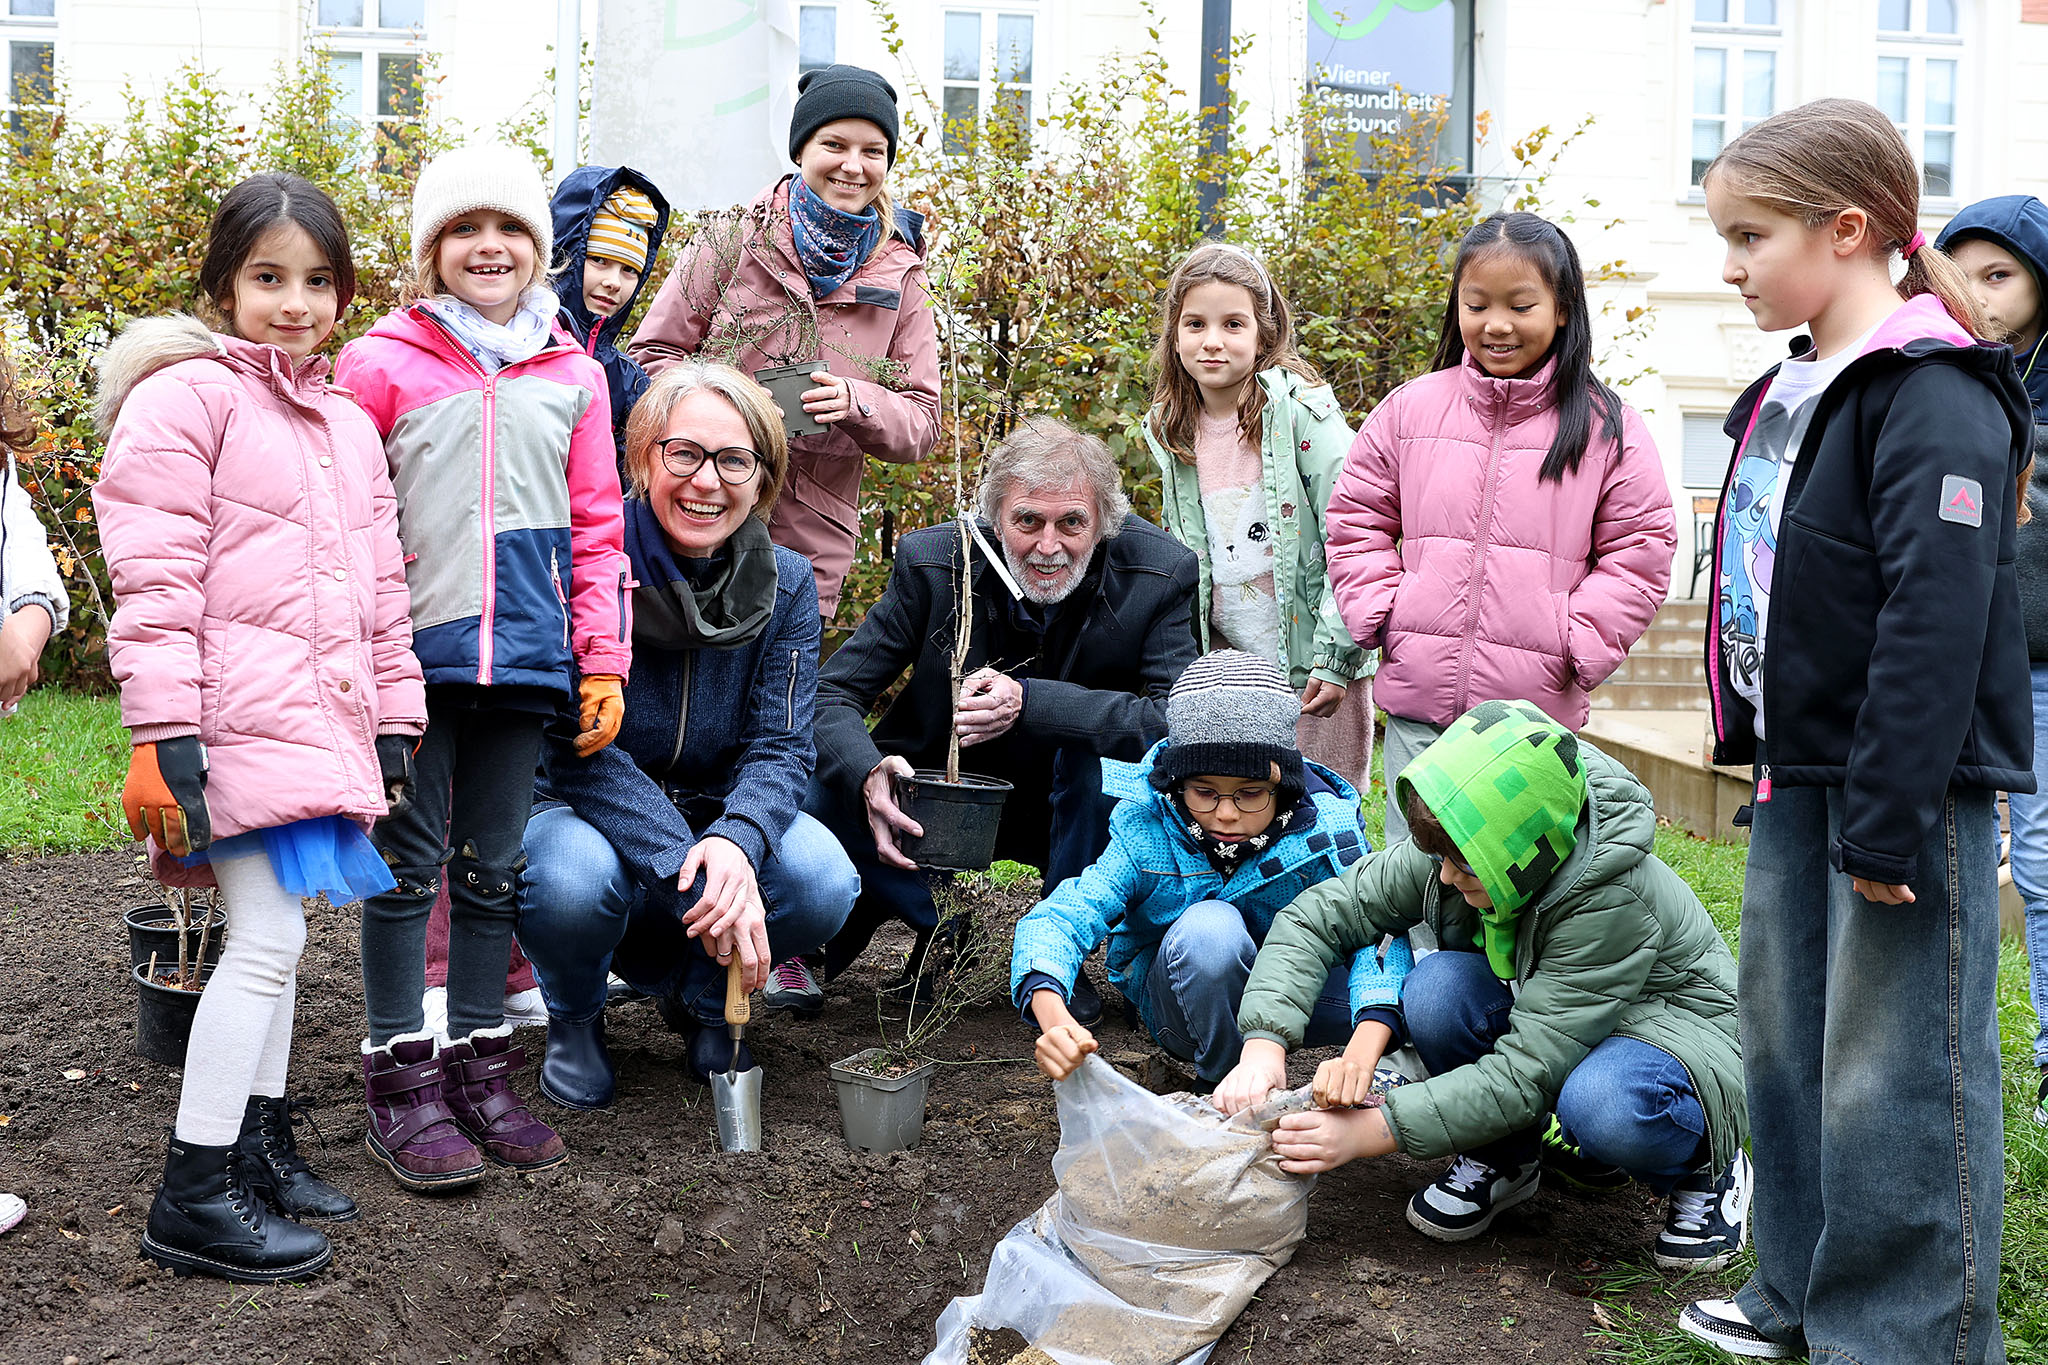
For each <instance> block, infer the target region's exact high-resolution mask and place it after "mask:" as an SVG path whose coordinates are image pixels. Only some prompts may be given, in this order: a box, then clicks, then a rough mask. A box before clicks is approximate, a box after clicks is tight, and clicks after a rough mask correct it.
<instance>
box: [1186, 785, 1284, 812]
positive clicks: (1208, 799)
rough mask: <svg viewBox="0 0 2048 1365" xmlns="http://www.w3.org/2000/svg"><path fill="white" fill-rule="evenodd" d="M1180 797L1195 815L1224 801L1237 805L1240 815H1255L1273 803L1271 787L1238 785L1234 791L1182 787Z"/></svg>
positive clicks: (1212, 808)
mask: <svg viewBox="0 0 2048 1365" xmlns="http://www.w3.org/2000/svg"><path fill="white" fill-rule="evenodd" d="M1180 799H1181V800H1183V801H1185V802H1187V807H1188V809H1189V810H1191V811H1193V812H1194V813H1195V814H1197V815H1207V814H1208V813H1209V812H1210V811H1213V810H1215V809H1216V807H1217V806H1219V805H1221V804H1222V803H1223V802H1225V801H1228V802H1229V803H1230V804H1231V805H1233V806H1235V807H1237V813H1238V814H1240V815H1257V814H1258V813H1259V812H1260V811H1262V810H1264V809H1265V808H1266V807H1268V806H1270V805H1272V804H1273V789H1272V788H1271V787H1239V788H1238V789H1237V790H1236V791H1234V792H1220V791H1217V790H1215V789H1214V788H1212V787H1182V788H1181V789H1180Z"/></svg>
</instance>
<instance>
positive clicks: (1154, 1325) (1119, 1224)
mask: <svg viewBox="0 0 2048 1365" xmlns="http://www.w3.org/2000/svg"><path fill="white" fill-rule="evenodd" d="M1053 1093H1054V1095H1055V1096H1056V1097H1057V1099H1058V1101H1059V1111H1060V1149H1059V1152H1058V1154H1057V1155H1055V1156H1054V1157H1053V1175H1054V1177H1055V1178H1056V1179H1057V1180H1058V1181H1059V1191H1058V1192H1057V1193H1056V1194H1054V1195H1053V1196H1052V1197H1051V1198H1050V1199H1048V1200H1046V1201H1045V1203H1044V1204H1043V1205H1042V1206H1041V1207H1040V1208H1039V1210H1038V1211H1037V1212H1036V1213H1034V1214H1032V1215H1031V1217H1029V1218H1027V1219H1025V1220H1024V1221H1023V1222H1021V1223H1019V1224H1017V1226H1016V1227H1014V1228H1012V1229H1010V1232H1009V1235H1007V1236H1006V1237H1004V1238H1003V1240H1002V1241H1001V1242H999V1243H997V1244H996V1249H995V1252H994V1253H993V1254H992V1255H991V1256H990V1257H989V1265H988V1279H987V1280H986V1282H985V1288H984V1289H983V1290H982V1292H981V1293H980V1294H978V1295H975V1296H973V1297H971V1298H960V1299H955V1300H953V1302H952V1304H951V1305H950V1306H949V1307H948V1308H947V1309H946V1311H945V1313H944V1314H943V1315H942V1316H941V1317H940V1318H939V1322H938V1346H937V1349H935V1350H934V1351H932V1353H931V1354H930V1355H928V1356H926V1357H925V1360H924V1365H1011V1362H1015V1365H1055V1363H1056V1365H1174V1363H1175V1362H1185V1365H1201V1362H1203V1361H1206V1360H1207V1359H1208V1357H1209V1350H1210V1347H1211V1346H1212V1345H1213V1344H1214V1343H1215V1340H1216V1338H1217V1337H1219V1336H1221V1335H1222V1334H1223V1331H1224V1329H1225V1328H1227V1327H1229V1326H1230V1324H1231V1323H1232V1322H1234V1321H1235V1320H1236V1318H1237V1315H1238V1314H1239V1313H1241V1312H1243V1311H1244V1308H1245V1305H1247V1304H1249V1303H1250V1302H1251V1299H1252V1295H1253V1294H1255V1293H1257V1292H1258V1288H1259V1286H1260V1285H1262V1284H1264V1283H1265V1282H1266V1278H1267V1277H1268V1276H1269V1275H1271V1274H1272V1273H1273V1272H1274V1271H1275V1270H1278V1269H1279V1268H1280V1267H1281V1266H1283V1265H1285V1264H1287V1262H1288V1260H1289V1258H1291V1257H1292V1256H1293V1255H1294V1248H1295V1245H1296V1244H1297V1243H1299V1242H1300V1241H1301V1238H1302V1234H1303V1233H1304V1232H1305V1231H1307V1228H1308V1195H1309V1191H1310V1189H1312V1188H1313V1186H1314V1183H1315V1182H1314V1181H1313V1179H1310V1178H1306V1177H1302V1176H1293V1175H1288V1174H1287V1173H1286V1172H1284V1171H1282V1170H1281V1169H1280V1166H1279V1160H1278V1158H1276V1157H1275V1156H1274V1155H1273V1151H1272V1147H1271V1146H1270V1144H1269V1143H1268V1142H1267V1139H1266V1134H1265V1133H1264V1132H1263V1131H1261V1129H1260V1126H1259V1123H1258V1122H1257V1121H1256V1120H1264V1121H1265V1123H1266V1124H1267V1125H1268V1126H1270V1124H1271V1123H1272V1122H1273V1121H1275V1120H1276V1119H1277V1114H1278V1112H1280V1111H1282V1110H1284V1109H1285V1108H1287V1107H1290V1106H1291V1107H1306V1103H1307V1100H1306V1095H1305V1093H1304V1094H1301V1095H1298V1096H1296V1095H1290V1096H1289V1097H1287V1098H1286V1099H1285V1100H1283V1101H1282V1102H1281V1103H1280V1104H1278V1105H1268V1106H1261V1108H1260V1109H1259V1110H1256V1111H1253V1112H1252V1115H1251V1116H1250V1117H1251V1118H1252V1119H1253V1120H1254V1121H1247V1118H1246V1117H1244V1116H1241V1117H1240V1118H1239V1119H1237V1120H1236V1121H1235V1122H1233V1121H1231V1120H1228V1119H1226V1118H1225V1117H1224V1116H1223V1115H1222V1114H1220V1113H1218V1112H1217V1110H1216V1109H1215V1108H1214V1106H1212V1105H1211V1104H1209V1102H1208V1101H1207V1100H1204V1099H1199V1098H1197V1097H1195V1096H1193V1095H1155V1094H1153V1093H1152V1092H1151V1091H1149V1090H1146V1089H1144V1088H1143V1087H1142V1086H1139V1085H1137V1084H1136V1083H1135V1082H1132V1081H1129V1080H1126V1079H1125V1078H1124V1077H1123V1076H1121V1075H1119V1074H1118V1073H1117V1071H1116V1070H1115V1069H1114V1068H1113V1067H1111V1066H1110V1065H1109V1064H1108V1063H1107V1062H1104V1061H1102V1060H1101V1059H1100V1058H1099V1057H1089V1058H1087V1059H1086V1060H1085V1061H1083V1062H1082V1064H1081V1067H1080V1069H1079V1070H1078V1071H1076V1072H1075V1073H1074V1074H1073V1075H1071V1076H1069V1077H1068V1078H1067V1079H1066V1080H1064V1081H1061V1082H1059V1083H1058V1084H1057V1085H1056V1086H1054V1088H1053ZM1002 1329H1010V1330H1008V1331H1004V1330H1002ZM1013 1333H1014V1335H1013ZM998 1334H999V1335H998ZM1020 1338H1021V1340H1022V1341H1023V1342H1024V1343H1025V1344H1026V1345H1027V1346H1028V1348H1029V1349H1026V1350H1023V1351H1016V1350H1013V1349H1005V1348H1006V1347H1014V1345H1015V1343H1016V1342H1017V1341H1018V1340H1019V1339H1020ZM998 1343H1002V1345H998Z"/></svg>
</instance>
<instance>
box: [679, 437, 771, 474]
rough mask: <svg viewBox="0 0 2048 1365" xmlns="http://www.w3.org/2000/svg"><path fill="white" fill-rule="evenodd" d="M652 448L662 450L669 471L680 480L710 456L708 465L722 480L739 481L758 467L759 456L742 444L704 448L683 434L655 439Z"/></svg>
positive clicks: (700, 466) (694, 470)
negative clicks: (713, 448)
mask: <svg viewBox="0 0 2048 1365" xmlns="http://www.w3.org/2000/svg"><path fill="white" fill-rule="evenodd" d="M654 448H655V449H656V450H658V451H660V452H661V462H662V464H664V465H665V466H667V467H668V472H669V473H671V474H673V475H675V476H676V477H677V478H679V479H687V478H689V477H691V476H692V475H694V474H695V473H696V472H697V471H698V470H699V469H701V468H702V467H703V465H704V461H705V460H706V459H707V458H709V459H710V461H711V467H712V468H713V469H715V470H717V471H718V478H719V481H720V482H722V483H730V484H742V483H745V482H746V481H747V480H749V479H751V478H753V477H754V471H755V470H757V469H759V468H760V467H761V457H760V456H759V455H757V454H755V453H754V452H753V451H751V450H749V449H747V448H746V447H745V446H727V447H726V448H725V449H723V450H706V449H705V448H704V447H703V446H700V445H698V444H697V443H696V442H695V441H692V440H690V439H688V438H687V437H682V436H671V437H669V438H668V439H667V440H665V441H656V442H655V443H654Z"/></svg>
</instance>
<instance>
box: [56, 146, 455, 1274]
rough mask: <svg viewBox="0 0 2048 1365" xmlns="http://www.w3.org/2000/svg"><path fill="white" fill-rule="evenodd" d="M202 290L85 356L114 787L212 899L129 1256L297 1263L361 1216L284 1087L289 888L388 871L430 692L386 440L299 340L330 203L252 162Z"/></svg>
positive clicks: (298, 929)
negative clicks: (90, 379)
mask: <svg viewBox="0 0 2048 1365" xmlns="http://www.w3.org/2000/svg"><path fill="white" fill-rule="evenodd" d="M199 284H200V291H201V294H202V296H203V297H204V298H206V299H207V300H208V301H209V302H210V303H211V304H212V305H213V306H214V307H215V308H217V309H218V310H219V312H220V313H221V314H222V315H224V316H225V317H226V319H227V321H228V325H229V328H230V332H229V334H227V335H216V334H215V333H213V332H210V331H208V330H207V328H206V327H205V326H204V325H203V324H202V323H200V322H199V321H198V320H197V319H196V318H190V317H183V316H175V317H167V318H158V319H154V320H150V321H145V322H138V323H135V324H134V325H132V326H130V327H129V328H128V329H127V330H126V331H124V332H123V333H122V334H121V336H120V338H119V339H118V340H117V341H115V342H114V344H113V345H111V346H110V347H108V348H107V351H106V353H105V355H104V356H102V357H101V360H100V391H99V413H98V416H99V419H100V424H101V428H102V429H103V430H104V429H106V428H107V427H109V426H111V427H112V435H111V437H110V438H109V440H108V442H107V452H106V457H105V460H104V462H103V463H102V466H101V473H100V479H99V483H98V485H97V486H96V487H95V488H94V489H93V507H94V509H95V510H96V511H97V513H98V514H99V526H100V535H101V539H102V543H103V545H104V547H105V552H106V560H107V569H108V573H109V575H110V576H111V578H112V580H113V585H114V593H115V596H116V598H117V600H118V603H119V607H118V610H116V611H115V613H114V620H113V627H112V630H111V631H110V632H109V635H108V640H107V653H108V657H109V659H110V661H111V662H112V665H113V670H114V676H115V677H116V678H117V679H119V680H120V684H121V718H122V720H123V721H124V722H125V723H126V724H127V726H128V728H129V731H130V733H131V734H132V736H133V739H134V744H135V749H134V755H133V758H132V759H131V761H130V765H129V773H128V782H127V786H126V788H125V789H124V790H123V792H122V795H121V804H122V807H123V809H124V811H125V812H126V814H127V816H128V820H129V824H130V827H131V828H133V829H134V830H135V833H136V834H137V836H138V837H140V836H141V835H142V834H143V833H144V831H145V829H146V830H147V832H148V834H149V836H150V852H151V854H152V856H153V857H154V859H155V865H156V868H157V870H158V873H159V875H160V876H163V877H165V878H166V879H167V880H172V881H175V882H178V883H181V884H185V885H191V884H194V883H209V884H218V886H219V887H220V888H221V890H222V891H223V892H224V893H225V896H226V901H227V912H228V933H227V941H226V946H225V948H224V949H223V950H222V952H221V955H220V962H219V965H218V966H217V967H215V968H214V970H213V973H212V975H211V977H210V978H209V979H207V980H206V983H205V991H204V993H203V994H202V995H201V996H200V999H199V1007H198V1012H197V1014H196V1015H195V1016H194V1018H193V1021H192V1036H191V1043H190V1047H189V1050H188V1055H187V1064H186V1067H185V1083H184V1091H183V1094H182V1095H181V1096H180V1099H179V1102H178V1120H177V1126H176V1128H175V1129H174V1130H173V1136H172V1138H171V1143H170V1153H169V1156H168V1158H167V1159H166V1161H165V1165H164V1183H163V1186H162V1188H161V1189H160V1190H159V1191H158V1193H157V1196H156V1202H155V1204H154V1205H153V1206H152V1208H151V1209H150V1213H149V1221H148V1225H147V1227H146V1229H145V1231H144V1233H143V1238H142V1250H143V1254H144V1255H146V1256H148V1257H150V1258H151V1259H153V1260H155V1261H157V1262H158V1263H159V1264H162V1265H167V1266H170V1267H172V1268H173V1269H175V1270H177V1271H178V1272H179V1273H180V1274H191V1273H192V1272H194V1271H198V1272H200V1273H203V1274H209V1275H220V1276H224V1277H226V1278H228V1279H231V1280H245V1281H258V1282H261V1281H271V1280H282V1279H299V1278H302V1277H304V1276H305V1275H307V1274H310V1273H311V1272H313V1271H315V1270H318V1269H319V1268H320V1267H321V1266H324V1265H326V1264H327V1262H328V1261H329V1260H330V1259H332V1256H333V1252H332V1251H331V1250H330V1249H329V1247H328V1245H327V1239H326V1238H325V1237H323V1236H322V1235H321V1234H320V1233H319V1232H318V1231H317V1230H315V1229H313V1228H310V1227H304V1226H301V1225H300V1223H298V1222H296V1221H293V1220H295V1219H314V1218H325V1219H347V1218H353V1217H355V1214H356V1210H355V1205H354V1204H353V1203H351V1202H350V1201H349V1199H348V1197H347V1196H346V1195H344V1194H342V1193H341V1192H340V1191H339V1190H336V1189H334V1188H333V1187H332V1186H329V1185H327V1184H325V1183H324V1182H322V1181H320V1180H318V1179H317V1178H315V1177H314V1176H313V1174H312V1172H311V1171H310V1170H308V1169H307V1166H306V1163H305V1161H304V1159H303V1158H301V1157H300V1156H299V1155H298V1153H297V1150H296V1148H295V1147H294V1145H293V1142H292V1125H291V1119H290V1116H289V1108H288V1102H287V1101H286V1099H285V1098H284V1095H285V1064H286V1062H287V1060H288V1059H289V1057H290V1053H291V1036H292V1005H293V997H294V995H295V994H296V989H297V971H298V961H299V952H300V950H301V948H303V947H304V945H305V939H306V923H305V918H304V913H303V910H302V907H301V904H300V898H301V897H303V896H312V895H317V894H323V893H324V894H325V895H326V896H327V898H328V899H329V900H331V901H333V902H335V903H336V904H342V903H346V902H348V901H351V900H355V899H358V898H359V897H361V896H364V895H367V894H372V893H375V892H377V891H382V890H388V889H389V888H390V887H391V885H392V878H391V874H390V872H389V871H388V870H387V869H386V868H385V866H384V863H383V860H382V859H380V858H379V857H378V856H377V854H376V851H375V850H374V849H373V848H372V847H371V845H370V841H369V839H368V838H367V837H366V836H365V828H366V827H367V826H369V825H370V824H371V823H372V822H374V821H376V820H378V819H380V818H382V817H383V816H384V815H385V813H386V807H387V804H389V805H393V806H397V805H402V804H403V803H404V802H405V800H407V799H408V791H409V789H408V781H409V775H408V774H409V770H408V768H407V757H408V755H409V754H410V753H411V751H412V748H413V746H414V744H415V743H416V742H417V737H418V735H419V733H420V730H421V727H422V726H424V725H425V723H426V706H425V698H424V697H423V695H422V692H421V687H420V669H419V663H418V662H417V661H416V660H415V659H414V657H413V654H412V651H411V649H410V648H409V645H410V641H411V638H412V631H411V626H410V624H409V622H408V620H407V594H406V587H405V573H404V569H403V566H402V563H401V551H400V549H399V544H398V514H397V506H396V502H395V499H394V498H393V496H392V490H391V482H390V479H389V478H388V477H387V476H386V474H385V470H384V456H383V451H382V449H381V448H380V445H379V442H378V440H377V433H376V430H375V429H374V428H373V427H372V426H371V425H370V422H369V419H368V418H366V417H364V416H363V414H362V412H361V411H360V410H359V409H358V408H357V407H356V406H355V404H353V403H351V402H349V401H348V399H347V398H345V397H342V396H340V395H338V394H337V393H335V392H334V391H332V390H331V389H329V388H328V387H327V384H326V382H325V377H326V368H327V363H326V361H325V360H323V359H321V358H320V357H319V356H318V355H316V354H315V353H316V352H317V351H318V350H319V349H320V347H321V346H322V345H323V344H324V343H325V342H326V340H327V337H328V335H329V333H330V332H332V330H333V328H334V324H335V320H336V318H337V317H338V315H339V314H340V311H341V309H342V308H344V307H346V306H347V303H348V299H349V295H350V294H351V293H353V292H354V288H355V272H354V268H353V266H352V265H351V263H350V259H349V248H348V235H347V233H346V232H345V231H344V229H343V227H342V223H341V217H340V215H339V214H338V213H337V212H336V211H335V208H334V205H333V203H332V202H331V201H330V200H328V198H327V196H325V195H324V194H322V193H321V192H320V191H319V190H318V189H316V188H315V187H314V186H313V185H311V184H310V183H308V182H307V181H305V180H302V179H300V178H299V177H297V176H292V175H259V176H255V177H253V178H251V179H249V180H245V181H243V182H242V183H241V184H240V185H237V186H236V187H235V188H234V189H232V190H230V191H229V192H228V194H227V196H226V197H225V198H224V199H223V200H222V201H221V206H220V209H219V212H218V213H217V214H216V215H215V218H214V223H213V230H212V233H211V239H210V241H209V244H208V247H207V253H206V259H205V263H204V264H203V265H202V266H201V267H200V274H199ZM174 970H175V968H174V967H170V966H168V965H167V966H166V969H165V972H164V974H165V975H169V974H171V973H172V972H173V971H174Z"/></svg>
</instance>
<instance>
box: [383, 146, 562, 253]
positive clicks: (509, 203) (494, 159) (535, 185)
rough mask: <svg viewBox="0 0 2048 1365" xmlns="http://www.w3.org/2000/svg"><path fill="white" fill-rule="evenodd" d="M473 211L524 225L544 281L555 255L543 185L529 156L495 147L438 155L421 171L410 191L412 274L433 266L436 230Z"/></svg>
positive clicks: (437, 235) (469, 147)
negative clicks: (484, 211) (488, 212)
mask: <svg viewBox="0 0 2048 1365" xmlns="http://www.w3.org/2000/svg"><path fill="white" fill-rule="evenodd" d="M478 209H496V210H497V211H498V212H500V213H502V214H505V215H506V216H507V217H510V218H516V219H518V220H519V222H520V223H521V224H523V225H524V226H525V228H526V231H527V232H528V233H529V234H530V235H531V236H532V237H533V250H534V279H536V280H542V279H546V278H547V273H548V267H549V265H550V263H551V262H552V261H553V260H554V254H555V224H554V218H553V216H552V215H551V214H550V213H549V211H548V192H547V187H546V186H545V185H543V184H542V183H541V179H540V171H539V169H538V168H536V167H535V166H534V164H533V158H532V157H530V156H528V155H526V154H525V153H524V152H518V151H514V150H513V149H512V148H510V147H506V146H503V145H501V144H495V143H476V144H473V145H471V146H468V147H458V148H456V149H455V150H454V151H452V152H443V153H442V154H441V155H439V156H437V157H435V158H434V159H433V160H432V161H429V162H428V163H427V165H426V169H425V170H423V171H421V172H420V178H419V181H418V183H416V184H415V185H414V186H413V191H412V268H413V273H414V275H416V276H424V275H425V274H426V272H427V269H428V267H429V266H430V265H431V264H432V263H433V257H434V247H435V244H436V243H437V242H439V240H440V238H441V229H442V228H444V227H447V226H448V224H449V223H451V222H453V221H454V220H455V219H457V218H460V217H462V216H463V215H464V214H466V213H475V212H476V211H477V210H478Z"/></svg>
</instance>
